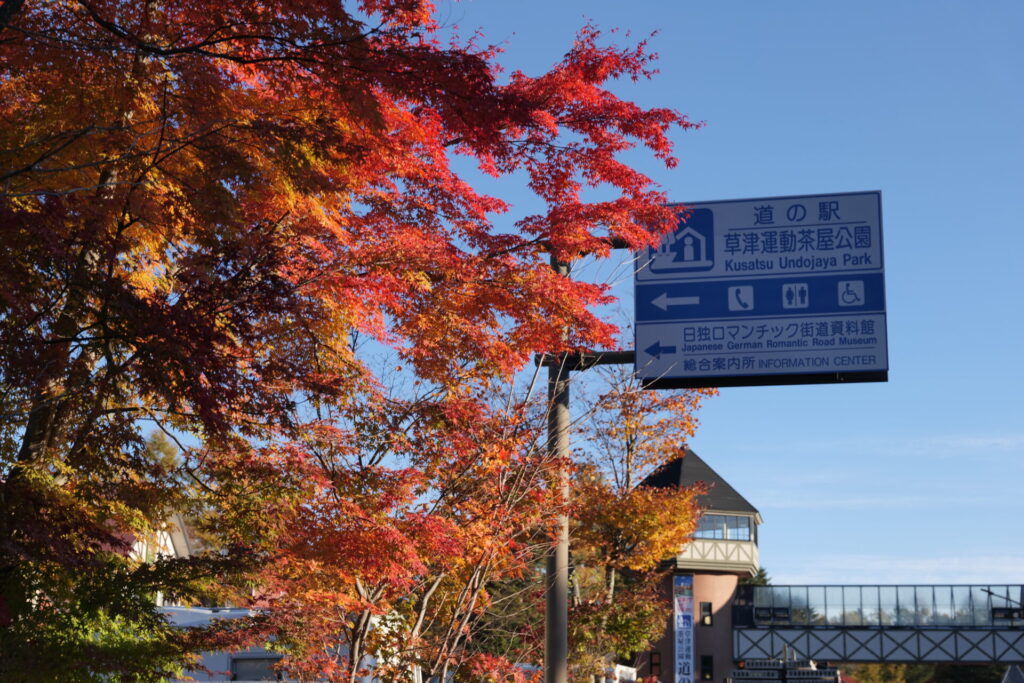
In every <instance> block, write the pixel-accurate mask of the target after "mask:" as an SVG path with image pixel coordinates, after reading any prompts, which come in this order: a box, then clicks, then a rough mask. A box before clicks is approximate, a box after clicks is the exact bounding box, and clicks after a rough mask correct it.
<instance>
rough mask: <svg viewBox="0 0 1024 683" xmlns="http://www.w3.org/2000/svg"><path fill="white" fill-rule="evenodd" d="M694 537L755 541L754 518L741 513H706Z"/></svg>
mask: <svg viewBox="0 0 1024 683" xmlns="http://www.w3.org/2000/svg"><path fill="white" fill-rule="evenodd" d="M693 537H694V538H709V539H713V540H716V541H753V540H754V525H753V520H752V519H751V518H750V517H744V516H740V515H704V516H703V517H701V518H700V522H698V524H697V531H695V532H694V534H693Z"/></svg>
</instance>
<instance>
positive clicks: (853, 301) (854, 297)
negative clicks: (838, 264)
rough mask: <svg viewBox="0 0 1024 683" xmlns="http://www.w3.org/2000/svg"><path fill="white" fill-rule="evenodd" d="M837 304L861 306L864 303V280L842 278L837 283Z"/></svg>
mask: <svg viewBox="0 0 1024 683" xmlns="http://www.w3.org/2000/svg"><path fill="white" fill-rule="evenodd" d="M839 305H840V306H863V305H864V281H863V280H842V281H841V282H840V283H839Z"/></svg>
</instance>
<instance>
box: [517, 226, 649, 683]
mask: <svg viewBox="0 0 1024 683" xmlns="http://www.w3.org/2000/svg"><path fill="white" fill-rule="evenodd" d="M618 246H620V245H617V244H614V245H613V248H615V247H618ZM551 267H552V268H553V269H554V270H555V272H556V273H558V274H559V275H561V276H562V277H569V264H568V263H566V262H564V261H559V260H557V259H556V258H555V257H554V255H552V257H551ZM634 359H635V354H634V352H633V351H604V352H596V353H572V354H570V353H561V354H556V355H552V354H547V355H541V356H539V357H538V358H537V362H538V363H539V364H541V365H546V366H547V367H548V441H547V446H548V453H549V454H550V455H551V456H552V457H554V458H558V459H559V460H562V461H563V462H564V461H565V460H567V459H568V458H569V423H570V418H569V373H570V372H572V371H573V370H586V369H587V368H590V367H593V366H595V365H621V364H626V363H630V364H631V363H633V362H634ZM558 478H559V481H558V490H559V497H560V502H561V503H562V504H563V506H564V505H565V503H567V502H568V500H569V472H568V470H567V469H566V468H565V467H564V466H563V467H561V468H560V469H559V473H558ZM557 528H558V539H557V541H556V542H555V545H554V547H553V548H552V549H551V551H550V552H549V553H548V556H547V561H546V567H545V568H546V572H545V577H544V579H545V588H546V591H545V613H544V627H545V628H544V683H566V682H567V680H568V676H569V516H568V515H567V514H565V512H564V511H563V512H561V513H560V514H559V515H558V519H557Z"/></svg>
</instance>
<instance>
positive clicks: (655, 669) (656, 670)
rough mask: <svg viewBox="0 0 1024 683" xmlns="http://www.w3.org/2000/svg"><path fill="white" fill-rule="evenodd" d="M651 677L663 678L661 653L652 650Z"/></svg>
mask: <svg viewBox="0 0 1024 683" xmlns="http://www.w3.org/2000/svg"><path fill="white" fill-rule="evenodd" d="M650 669H651V675H652V676H655V677H657V676H661V653H660V652H658V651H657V650H651V666H650Z"/></svg>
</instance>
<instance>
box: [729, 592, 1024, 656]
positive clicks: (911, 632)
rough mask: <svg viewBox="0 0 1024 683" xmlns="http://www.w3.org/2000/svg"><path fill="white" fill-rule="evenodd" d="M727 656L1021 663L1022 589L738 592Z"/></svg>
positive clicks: (1023, 640)
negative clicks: (789, 655)
mask: <svg viewBox="0 0 1024 683" xmlns="http://www.w3.org/2000/svg"><path fill="white" fill-rule="evenodd" d="M732 630H733V656H734V657H735V659H736V660H748V659H769V658H773V657H781V656H784V655H785V654H786V653H787V652H788V653H793V652H796V653H799V655H800V656H801V657H805V658H808V659H815V660H819V661H831V662H960V663H1003V664H1020V663H1024V586H1019V585H1014V586H1011V585H989V586H963V585H952V586H950V585H946V586H749V585H748V586H738V590H737V594H736V596H735V599H734V601H733V605H732Z"/></svg>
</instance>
